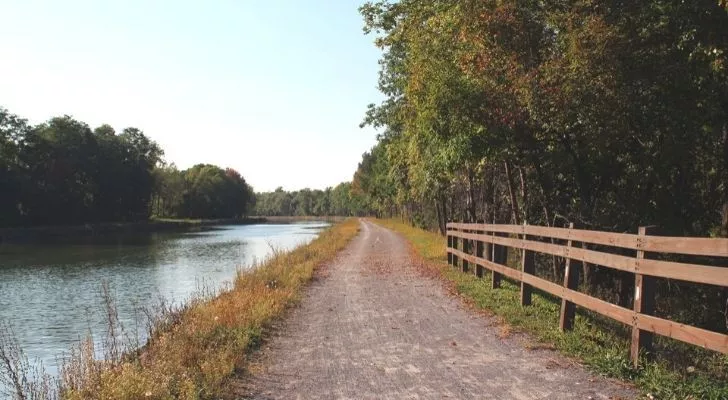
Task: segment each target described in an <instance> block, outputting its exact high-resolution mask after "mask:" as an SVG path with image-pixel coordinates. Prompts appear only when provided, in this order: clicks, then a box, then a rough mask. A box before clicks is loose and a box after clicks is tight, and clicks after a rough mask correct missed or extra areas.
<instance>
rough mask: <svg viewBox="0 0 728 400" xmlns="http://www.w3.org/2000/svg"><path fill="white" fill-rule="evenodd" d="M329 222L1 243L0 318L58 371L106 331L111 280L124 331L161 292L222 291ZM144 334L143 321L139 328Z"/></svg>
mask: <svg viewBox="0 0 728 400" xmlns="http://www.w3.org/2000/svg"><path fill="white" fill-rule="evenodd" d="M325 226H326V224H323V223H299V224H285V225H247V226H224V227H219V229H216V230H213V231H207V232H198V233H188V234H169V233H163V234H145V235H125V236H108V237H103V238H92V239H73V240H69V239H66V240H61V241H57V242H54V243H44V244H43V245H33V246H28V245H8V244H5V245H2V246H1V247H0V320H3V321H8V322H10V324H11V326H12V327H13V329H14V330H15V332H16V334H17V336H18V339H19V341H20V343H21V345H22V346H23V348H24V349H26V351H27V352H28V354H29V356H30V357H31V358H35V357H38V358H39V359H41V360H42V361H43V363H44V365H45V366H46V367H48V369H49V370H50V371H51V372H55V371H56V356H58V355H59V354H61V353H62V352H64V351H67V350H68V349H69V346H71V345H72V344H74V343H76V342H78V340H79V338H80V337H82V336H85V335H86V334H87V333H88V332H89V331H93V332H96V333H99V332H103V329H104V325H103V321H104V316H103V313H102V307H101V295H100V292H101V283H102V282H103V281H107V282H109V285H110V287H111V288H112V293H113V295H114V297H115V299H116V300H117V303H118V311H119V315H120V319H121V321H122V323H123V324H124V325H125V328H126V329H127V330H128V331H130V332H132V333H133V332H134V331H135V322H136V321H137V320H138V318H135V312H136V310H137V309H138V307H140V306H145V305H150V304H153V303H154V302H155V301H156V299H157V298H158V296H159V295H161V296H163V297H164V298H165V299H167V300H169V301H173V302H181V301H183V300H184V299H186V298H188V297H189V296H190V294H192V293H193V292H195V291H196V290H198V289H199V288H200V285H202V284H204V285H208V286H211V287H212V288H213V289H216V288H219V287H220V286H221V285H222V284H223V282H225V281H230V280H231V279H232V278H233V277H234V274H235V272H236V269H237V268H239V267H247V266H250V265H251V264H252V263H253V261H254V260H261V259H264V258H265V257H266V256H268V255H269V254H270V252H271V247H274V248H281V249H290V248H292V247H295V246H297V245H300V244H303V243H307V242H309V241H310V240H312V239H313V238H314V237H316V236H317V235H318V233H319V232H320V230H321V229H322V228H323V227H325ZM138 330H139V331H140V332H139V333H140V334H141V333H143V331H144V328H143V326H139V327H138Z"/></svg>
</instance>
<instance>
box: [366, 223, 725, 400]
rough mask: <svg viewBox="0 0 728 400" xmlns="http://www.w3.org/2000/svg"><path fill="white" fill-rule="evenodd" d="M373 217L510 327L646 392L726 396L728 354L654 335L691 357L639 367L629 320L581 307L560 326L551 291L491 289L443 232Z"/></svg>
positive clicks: (557, 306) (688, 396)
mask: <svg viewBox="0 0 728 400" xmlns="http://www.w3.org/2000/svg"><path fill="white" fill-rule="evenodd" d="M374 222H376V223H378V224H380V225H383V226H385V227H387V228H390V229H392V230H395V231H397V232H399V233H401V234H403V235H404V236H405V237H406V238H407V239H408V240H409V241H410V242H411V243H412V245H413V247H414V250H415V251H416V253H417V254H418V255H419V256H420V257H422V258H423V259H424V261H426V265H427V266H428V267H429V268H431V269H434V270H435V271H437V273H438V275H440V276H441V277H442V278H444V279H445V280H446V281H447V282H448V283H450V284H451V285H452V286H453V287H454V288H455V289H456V290H457V292H458V293H459V294H461V295H462V296H463V297H465V298H466V299H467V300H468V301H469V302H472V304H473V305H474V306H475V307H477V308H478V309H483V310H486V311H487V312H490V313H492V314H494V315H496V316H498V317H500V318H501V319H502V320H503V322H504V324H507V326H508V327H509V329H515V330H518V331H522V332H525V333H528V334H529V335H530V337H531V338H533V340H535V341H536V342H538V343H539V345H541V346H543V345H544V344H547V345H548V346H549V347H551V346H553V347H554V348H555V349H557V350H560V351H561V352H563V353H565V354H567V355H568V356H571V357H574V358H576V359H577V360H579V361H580V362H582V363H584V364H585V365H586V366H588V367H589V368H591V369H592V370H594V371H595V372H597V373H600V374H602V375H605V376H608V377H612V378H619V379H623V380H627V381H631V382H633V383H634V384H635V385H636V386H637V387H638V388H639V389H640V390H641V392H642V394H643V396H645V397H646V398H654V399H728V356H725V355H721V354H718V353H714V352H709V351H705V350H702V349H698V348H695V347H694V346H687V345H684V344H682V343H679V342H675V341H673V340H670V339H666V338H657V337H656V347H659V346H662V347H670V348H674V349H678V350H681V351H682V353H683V354H682V356H681V358H680V360H689V361H692V363H691V362H687V365H685V364H682V365H679V364H680V363H676V362H675V361H674V359H669V358H660V357H658V358H657V359H655V360H652V361H648V360H646V359H644V360H641V363H640V365H641V367H639V368H634V367H633V366H632V363H631V361H630V359H629V354H628V352H629V338H630V331H629V330H628V328H627V327H626V326H624V325H622V324H620V323H618V322H615V321H612V320H609V319H607V318H605V317H602V316H599V315H597V314H595V313H592V312H589V311H584V310H579V311H578V312H577V315H576V319H575V322H574V329H573V330H572V331H569V332H561V331H560V330H559V311H560V307H561V305H560V302H557V300H558V299H556V298H554V297H553V296H551V295H548V294H546V293H542V292H540V291H537V290H536V291H534V294H533V304H532V306H528V307H523V306H521V305H520V285H517V284H516V283H515V282H510V281H509V280H508V279H505V278H504V279H503V280H502V285H501V288H499V289H492V288H491V279H490V277H491V275H490V273H488V272H486V275H485V276H484V278H483V279H479V278H477V277H475V276H474V274H472V273H462V272H460V271H459V270H457V269H455V268H451V267H449V266H448V265H447V254H446V252H445V238H444V237H442V236H440V235H439V234H437V233H433V232H428V231H425V230H422V229H419V228H414V227H412V226H410V225H407V224H405V223H402V222H400V221H396V220H374ZM668 341H669V342H670V343H668ZM676 351H677V350H675V351H673V354H674V353H675V352H676ZM685 354H687V355H685ZM673 357H676V356H674V355H673ZM683 362H684V361H683ZM691 364H693V365H691ZM695 365H700V368H696V367H695Z"/></svg>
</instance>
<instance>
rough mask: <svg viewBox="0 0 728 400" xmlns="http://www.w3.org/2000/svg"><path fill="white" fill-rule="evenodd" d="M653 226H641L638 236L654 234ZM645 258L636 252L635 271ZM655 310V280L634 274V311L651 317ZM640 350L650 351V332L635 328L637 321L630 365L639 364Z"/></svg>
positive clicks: (639, 251)
mask: <svg viewBox="0 0 728 400" xmlns="http://www.w3.org/2000/svg"><path fill="white" fill-rule="evenodd" d="M654 230H655V227H654V226H641V227H640V228H639V231H638V234H639V235H640V236H646V235H647V234H649V233H652V232H654ZM643 242H644V239H642V238H640V239H638V241H637V248H638V249H639V248H641V247H642V243H643ZM644 258H645V252H644V250H637V262H636V263H635V264H636V267H637V268H636V270H637V271H639V269H640V260H643V259H644ZM654 308H655V278H653V277H651V276H646V275H642V274H639V273H635V274H634V311H635V312H636V313H640V314H647V315H652V313H653V312H654ZM636 318H639V316H637V317H636ZM640 350H645V351H646V352H648V353H649V352H651V351H652V332H648V331H643V330H641V329H639V328H638V327H637V320H635V321H634V324H633V325H632V346H631V348H630V358H631V359H632V364H633V365H634V366H635V367H636V366H637V365H638V364H639V356H640Z"/></svg>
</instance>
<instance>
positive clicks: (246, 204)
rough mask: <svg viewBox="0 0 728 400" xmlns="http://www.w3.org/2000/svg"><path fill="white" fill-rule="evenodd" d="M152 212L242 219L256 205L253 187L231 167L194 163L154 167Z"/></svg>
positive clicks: (166, 215)
mask: <svg viewBox="0 0 728 400" xmlns="http://www.w3.org/2000/svg"><path fill="white" fill-rule="evenodd" d="M155 176H156V177H157V178H156V179H157V189H156V190H155V193H154V211H155V215H157V216H160V217H179V218H241V217H244V216H246V215H248V213H249V212H250V211H251V209H252V206H253V205H254V204H255V195H254V193H253V188H252V187H250V185H248V184H247V182H245V179H244V178H243V177H242V176H241V175H240V174H239V173H238V172H237V171H236V170H234V169H232V168H228V169H222V168H220V167H218V166H215V165H210V164H197V165H195V166H193V167H192V168H189V169H187V170H184V171H178V170H177V168H176V167H175V166H173V165H172V166H163V167H160V168H158V169H156V170H155Z"/></svg>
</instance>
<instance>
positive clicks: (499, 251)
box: [491, 232, 507, 289]
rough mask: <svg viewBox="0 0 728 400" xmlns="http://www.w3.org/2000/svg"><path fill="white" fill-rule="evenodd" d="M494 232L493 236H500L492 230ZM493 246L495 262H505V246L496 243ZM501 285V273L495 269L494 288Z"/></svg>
mask: <svg viewBox="0 0 728 400" xmlns="http://www.w3.org/2000/svg"><path fill="white" fill-rule="evenodd" d="M492 233H493V237H496V236H499V235H498V234H497V233H495V232H492ZM491 247H492V248H493V256H492V260H493V262H494V263H496V264H505V263H504V262H503V259H504V257H503V255H504V253H505V252H504V251H503V250H505V247H503V246H501V245H499V244H495V243H494V244H493V246H491ZM506 255H507V253H506ZM500 285H501V274H500V273H498V272H496V271H493V282H492V288H493V289H498V288H499V287H500Z"/></svg>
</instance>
